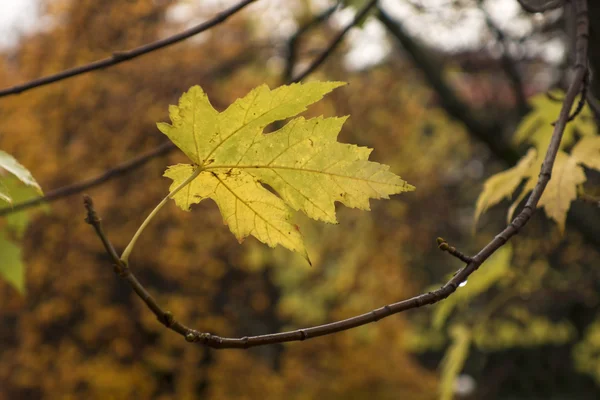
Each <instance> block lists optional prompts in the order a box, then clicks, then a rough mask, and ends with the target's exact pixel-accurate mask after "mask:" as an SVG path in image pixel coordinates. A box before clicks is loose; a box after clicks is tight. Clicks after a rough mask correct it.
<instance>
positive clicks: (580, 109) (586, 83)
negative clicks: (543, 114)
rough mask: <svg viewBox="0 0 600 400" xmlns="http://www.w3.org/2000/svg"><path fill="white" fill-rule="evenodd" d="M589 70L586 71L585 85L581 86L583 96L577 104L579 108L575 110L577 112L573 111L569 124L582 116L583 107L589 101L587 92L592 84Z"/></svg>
mask: <svg viewBox="0 0 600 400" xmlns="http://www.w3.org/2000/svg"><path fill="white" fill-rule="evenodd" d="M589 71H590V70H589V68H586V69H585V75H584V76H583V83H582V84H581V96H580V97H579V102H578V103H577V107H576V108H575V111H573V113H572V114H571V115H569V119H568V120H567V121H568V122H571V121H573V120H574V119H575V118H577V116H578V115H579V114H581V112H582V111H583V107H585V103H586V99H587V92H588V87H589V84H590V79H589V78H590V73H589Z"/></svg>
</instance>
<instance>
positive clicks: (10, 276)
mask: <svg viewBox="0 0 600 400" xmlns="http://www.w3.org/2000/svg"><path fill="white" fill-rule="evenodd" d="M0 277H2V278H4V279H5V280H6V281H7V282H8V283H10V284H11V285H12V286H13V287H14V288H15V289H17V290H18V291H19V293H21V294H24V293H25V266H24V265H23V261H22V255H21V248H20V247H19V246H18V245H16V244H15V243H14V242H12V241H11V240H9V239H8V238H7V237H6V236H5V233H4V232H2V231H0Z"/></svg>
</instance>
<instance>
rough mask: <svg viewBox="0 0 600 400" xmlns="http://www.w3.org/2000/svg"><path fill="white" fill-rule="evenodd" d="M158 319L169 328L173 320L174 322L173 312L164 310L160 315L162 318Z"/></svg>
mask: <svg viewBox="0 0 600 400" xmlns="http://www.w3.org/2000/svg"><path fill="white" fill-rule="evenodd" d="M158 320H159V321H160V322H162V323H163V325H165V326H166V327H167V328H170V327H171V326H172V325H173V322H175V317H173V313H172V312H171V311H165V313H164V314H163V315H162V319H161V318H159V319H158Z"/></svg>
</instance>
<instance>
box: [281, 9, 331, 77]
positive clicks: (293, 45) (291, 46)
mask: <svg viewBox="0 0 600 400" xmlns="http://www.w3.org/2000/svg"><path fill="white" fill-rule="evenodd" d="M340 3H341V2H340V1H338V2H336V3H335V4H334V5H332V6H331V7H329V8H327V9H325V10H324V11H323V12H321V13H320V14H317V15H316V16H315V17H314V18H313V19H311V20H310V21H308V22H307V23H306V24H304V25H302V26H301V27H300V28H299V29H298V30H297V31H296V32H295V33H294V34H293V35H292V36H291V37H290V38H289V40H288V42H287V58H286V62H285V70H284V72H283V81H284V82H290V81H291V80H292V73H293V71H294V66H295V65H296V57H297V50H298V42H299V40H300V38H301V37H302V35H304V34H305V33H306V32H308V31H309V30H311V29H312V28H314V27H315V26H317V25H319V24H320V23H322V22H323V21H326V20H327V19H328V18H329V17H330V16H331V14H333V13H334V12H335V10H337V9H338V7H339V6H340Z"/></svg>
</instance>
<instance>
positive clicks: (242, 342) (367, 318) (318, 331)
mask: <svg viewBox="0 0 600 400" xmlns="http://www.w3.org/2000/svg"><path fill="white" fill-rule="evenodd" d="M573 2H574V4H575V10H576V12H575V16H574V18H575V23H576V24H575V25H576V26H577V32H576V49H575V50H576V60H575V66H574V67H575V71H576V72H575V75H574V77H573V80H572V82H571V84H570V85H569V89H568V90H567V93H566V95H565V99H564V101H563V105H562V108H561V111H560V115H559V118H558V121H557V123H556V125H555V126H554V131H553V133H552V139H551V141H550V144H549V146H548V150H547V151H546V156H545V157H544V162H543V163H542V168H541V171H540V175H539V177H538V181H537V183H536V185H535V188H534V189H533V191H532V192H531V194H530V196H529V198H528V199H527V202H526V204H525V207H524V208H523V210H521V212H520V213H519V214H518V215H517V216H516V217H515V218H514V219H513V221H512V222H511V223H510V224H509V225H508V226H507V227H506V228H505V229H504V230H502V232H500V233H499V234H498V235H496V237H494V239H493V240H492V241H490V242H489V243H488V244H487V245H486V246H485V247H483V248H482V249H481V250H480V251H479V252H478V253H477V254H476V255H475V256H473V257H472V258H471V259H470V261H469V263H468V264H467V265H466V266H465V267H464V268H462V269H460V270H459V271H458V272H457V273H456V274H455V275H454V276H453V277H452V279H450V280H449V281H448V282H447V283H446V284H445V285H443V286H442V287H441V288H439V289H437V290H435V291H433V292H428V293H425V294H421V295H418V296H415V297H412V298H410V299H407V300H403V301H400V302H398V303H393V304H389V305H386V306H383V307H381V308H377V309H375V310H373V311H371V312H368V313H365V314H361V315H358V316H355V317H351V318H348V319H344V320H341V321H337V322H332V323H330V324H325V325H319V326H314V327H310V328H305V329H298V330H294V331H290V332H282V333H273V334H267V335H260V336H245V337H242V338H225V337H220V336H216V335H213V334H211V333H207V332H199V331H197V330H194V329H191V328H188V327H187V326H185V325H183V324H181V323H180V322H178V321H177V320H176V319H175V318H174V316H173V314H171V313H170V312H169V311H165V310H163V309H162V307H161V306H160V305H158V303H157V302H156V300H154V298H153V297H152V296H151V295H150V294H149V293H148V292H147V291H146V289H145V288H144V287H143V286H142V284H141V283H140V282H139V281H138V280H137V279H136V278H135V276H134V275H133V273H132V272H131V270H130V269H129V266H128V265H126V264H125V263H124V262H123V261H121V260H120V259H119V256H118V255H117V253H116V251H115V250H114V248H113V246H112V244H111V243H110V241H109V240H108V238H107V236H106V234H105V232H104V231H103V229H102V224H101V220H100V218H99V217H98V215H97V213H96V210H95V209H94V205H93V203H92V199H91V198H90V197H89V196H85V197H84V202H85V207H86V209H87V218H86V221H87V222H88V223H89V224H90V225H92V226H93V227H94V229H95V231H96V233H97V235H98V237H99V238H100V240H101V241H102V243H103V244H104V247H105V250H106V252H107V253H108V255H109V257H110V259H111V261H112V262H113V264H114V265H115V271H116V272H117V273H118V274H119V276H121V277H122V278H123V279H125V280H126V281H127V282H128V283H129V285H130V286H131V287H132V289H133V290H134V291H135V292H136V293H137V294H138V296H140V298H141V299H142V300H143V301H144V302H145V303H146V305H147V306H148V308H149V309H150V310H151V311H152V312H153V313H154V314H155V315H156V317H157V318H158V320H159V321H160V322H161V323H162V324H164V325H165V326H166V327H168V328H169V329H171V330H173V331H175V332H177V333H179V334H180V335H182V336H183V337H185V339H186V340H187V341H189V342H196V343H200V344H202V345H206V346H209V347H213V348H218V349H223V348H249V347H254V346H262V345H266V344H273V343H283V342H291V341H302V340H306V339H311V338H314V337H318V336H324V335H329V334H332V333H336V332H340V331H345V330H348V329H352V328H355V327H357V326H361V325H365V324H368V323H371V322H375V321H379V320H380V319H382V318H385V317H388V316H390V315H393V314H397V313H400V312H402V311H406V310H410V309H413V308H419V307H423V306H425V305H428V304H433V303H437V302H439V301H441V300H443V299H445V298H446V297H448V296H450V295H451V294H452V293H454V292H455V291H456V289H457V288H458V287H459V285H460V284H461V283H462V282H464V281H466V280H467V278H468V277H469V276H470V275H471V274H472V273H473V272H475V271H476V270H477V269H478V268H479V267H480V266H481V265H482V264H483V263H484V262H485V261H486V260H487V259H488V258H489V257H490V256H491V255H492V254H493V253H494V252H495V251H496V250H498V249H499V248H500V247H502V246H503V245H504V244H505V243H506V242H507V241H508V240H509V239H510V238H511V237H512V236H514V235H516V234H517V233H518V232H519V231H520V230H521V229H522V228H523V226H525V225H526V224H527V222H528V221H529V220H530V218H531V216H532V215H533V213H534V211H535V209H536V207H537V204H538V202H539V200H540V198H541V196H542V194H543V193H544V189H545V188H546V185H547V184H548V182H549V181H550V177H551V175H552V167H553V165H554V161H555V160H556V154H557V152H558V148H559V145H560V142H561V139H562V135H563V132H564V130H565V126H566V124H567V123H568V119H569V113H570V110H571V108H572V106H573V104H574V102H575V99H576V97H577V95H578V94H579V93H580V91H581V87H582V85H583V81H584V79H585V74H586V65H587V48H588V27H589V21H588V14H587V2H586V0H573Z"/></svg>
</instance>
